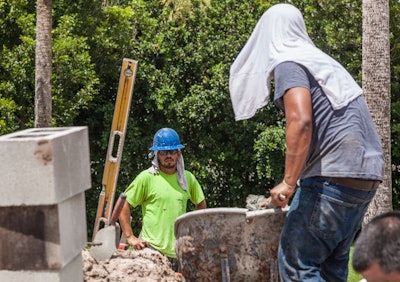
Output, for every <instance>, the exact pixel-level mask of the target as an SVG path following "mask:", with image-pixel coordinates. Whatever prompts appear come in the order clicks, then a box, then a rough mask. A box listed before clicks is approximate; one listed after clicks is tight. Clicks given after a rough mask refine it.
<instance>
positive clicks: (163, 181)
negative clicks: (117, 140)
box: [119, 128, 206, 271]
mask: <svg viewBox="0 0 400 282" xmlns="http://www.w3.org/2000/svg"><path fill="white" fill-rule="evenodd" d="M184 147H185V146H183V145H182V144H181V142H180V140H179V136H178V134H177V133H176V131H175V130H173V129H171V128H162V129H160V130H158V131H157V133H156V134H155V135H154V139H153V146H152V147H151V148H150V157H152V158H153V160H152V165H151V167H150V168H149V169H146V170H144V171H142V172H141V173H140V174H139V175H138V176H136V178H135V179H134V180H133V182H132V183H131V184H130V185H129V186H128V188H127V189H126V191H125V193H126V195H127V197H126V203H125V205H124V207H123V209H122V212H121V215H120V217H119V222H120V224H121V227H122V230H123V233H124V236H125V238H126V240H127V243H128V244H129V245H131V246H133V248H134V249H135V250H142V249H144V248H146V247H150V248H153V249H156V250H158V251H159V252H160V253H162V254H163V255H165V256H167V257H168V259H169V260H170V262H171V264H172V268H173V269H174V270H175V271H177V270H178V264H177V260H176V253H175V235H174V223H175V220H176V219H177V218H178V217H179V216H181V215H182V214H184V213H186V207H187V201H188V200H190V201H191V202H192V203H193V204H194V205H195V208H196V209H205V208H206V200H205V197H204V193H203V191H202V189H201V187H200V184H199V182H198V181H197V179H196V178H195V176H194V175H193V174H192V173H191V172H189V171H187V170H185V166H184V161H183V156H182V152H181V149H183V148H184ZM138 205H142V217H143V224H142V231H141V234H140V235H139V236H138V237H136V236H135V235H134V234H133V231H132V227H131V224H130V212H131V211H130V206H132V207H136V206H138Z"/></svg>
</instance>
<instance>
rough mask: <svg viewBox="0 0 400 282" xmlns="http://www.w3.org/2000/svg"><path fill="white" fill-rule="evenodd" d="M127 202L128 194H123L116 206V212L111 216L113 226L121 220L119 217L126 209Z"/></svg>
mask: <svg viewBox="0 0 400 282" xmlns="http://www.w3.org/2000/svg"><path fill="white" fill-rule="evenodd" d="M125 200H126V194H125V193H121V194H120V195H119V198H118V201H117V203H116V204H115V206H114V210H113V213H112V215H111V219H110V220H111V222H110V223H111V224H113V223H114V222H116V221H117V220H118V218H119V215H120V214H121V211H122V208H123V207H124V204H125Z"/></svg>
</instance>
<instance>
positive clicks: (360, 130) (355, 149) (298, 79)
mask: <svg viewBox="0 0 400 282" xmlns="http://www.w3.org/2000/svg"><path fill="white" fill-rule="evenodd" d="M274 80H275V94H274V102H275V104H276V105H277V106H278V107H279V108H280V109H281V110H283V111H284V110H285V108H284V103H283V95H284V94H285V92H286V91H287V90H289V89H290V88H293V87H305V88H307V89H309V90H310V93H311V96H312V108H313V133H312V140H311V146H310V149H309V152H308V156H307V160H306V165H305V168H304V170H303V173H302V175H301V178H307V177H313V176H325V177H350V178H361V179H371V180H382V177H383V166H384V160H383V153H382V146H381V143H380V139H379V136H378V134H377V132H376V129H375V125H374V123H373V121H372V118H371V115H370V113H369V110H368V107H367V105H366V103H365V100H364V98H363V97H362V96H359V97H358V98H356V99H355V100H353V101H352V102H351V103H350V104H349V105H348V106H346V107H344V108H342V109H339V110H336V111H335V110H333V109H332V107H331V104H330V102H329V100H328V99H327V97H326V95H325V93H324V92H323V90H322V89H321V87H320V85H319V84H318V82H317V81H316V80H315V79H314V77H313V76H312V75H311V74H310V72H309V71H308V70H307V69H306V68H305V67H303V66H302V65H299V64H297V63H294V62H284V63H281V64H279V65H278V66H277V67H276V68H275V72H274Z"/></svg>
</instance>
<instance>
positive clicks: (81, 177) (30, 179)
mask: <svg viewBox="0 0 400 282" xmlns="http://www.w3.org/2000/svg"><path fill="white" fill-rule="evenodd" d="M89 152H90V151H89V140H88V130H87V128H86V127H64V128H32V129H26V130H23V131H19V132H15V133H11V134H7V135H3V136H0V155H1V162H0V179H1V181H0V194H1V197H0V206H16V205H17V206H18V205H35V206H38V205H53V204H57V203H60V202H62V201H64V200H65V199H67V198H70V197H73V196H74V195H76V194H78V193H81V192H83V191H85V190H87V189H89V188H90V186H91V179H90V154H89Z"/></svg>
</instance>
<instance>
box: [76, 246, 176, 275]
mask: <svg viewBox="0 0 400 282" xmlns="http://www.w3.org/2000/svg"><path fill="white" fill-rule="evenodd" d="M82 260H83V275H84V281H86V282H117V281H123V282H144V281H146V282H153V281H157V282H175V281H180V282H182V281H184V279H183V278H181V277H180V275H179V274H177V273H176V272H175V271H173V270H172V269H171V268H170V263H169V261H168V259H167V258H166V257H164V256H162V255H161V254H160V253H158V252H157V251H154V250H151V249H149V248H146V249H144V250H141V251H134V250H126V251H120V250H118V251H116V252H115V253H114V255H113V256H112V257H111V259H109V260H105V261H100V262H97V261H96V260H95V259H94V258H93V257H92V256H91V255H90V253H89V251H87V250H83V251H82Z"/></svg>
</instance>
